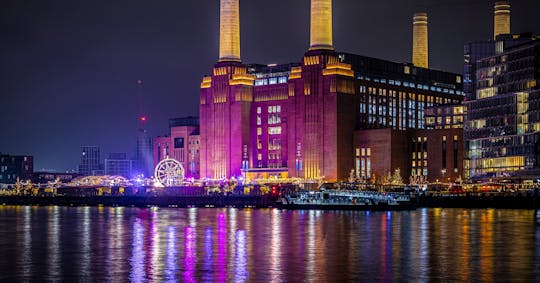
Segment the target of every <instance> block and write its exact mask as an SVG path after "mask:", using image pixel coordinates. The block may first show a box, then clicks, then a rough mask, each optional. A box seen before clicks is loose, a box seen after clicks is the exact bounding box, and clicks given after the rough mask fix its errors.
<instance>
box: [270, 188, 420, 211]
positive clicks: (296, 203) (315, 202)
mask: <svg viewBox="0 0 540 283" xmlns="http://www.w3.org/2000/svg"><path fill="white" fill-rule="evenodd" d="M279 207H280V208H282V209H291V210H295V209H308V210H309V209H316V210H375V211H376V210H379V211H388V210H411V209H415V208H416V207H415V205H414V203H413V202H412V201H411V199H410V197H409V196H408V195H403V194H395V193H379V192H368V191H348V190H323V191H301V192H298V193H296V194H294V195H287V196H284V197H282V198H281V203H280V204H279Z"/></svg>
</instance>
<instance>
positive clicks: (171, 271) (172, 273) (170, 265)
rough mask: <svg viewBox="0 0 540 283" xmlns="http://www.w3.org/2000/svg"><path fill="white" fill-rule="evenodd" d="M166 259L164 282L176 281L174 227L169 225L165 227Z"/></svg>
mask: <svg viewBox="0 0 540 283" xmlns="http://www.w3.org/2000/svg"><path fill="white" fill-rule="evenodd" d="M167 235H168V237H167V238H168V239H167V259H166V269H165V280H166V282H176V281H178V279H177V278H176V271H177V267H176V254H177V251H176V228H175V227H173V226H169V227H168V228H167Z"/></svg>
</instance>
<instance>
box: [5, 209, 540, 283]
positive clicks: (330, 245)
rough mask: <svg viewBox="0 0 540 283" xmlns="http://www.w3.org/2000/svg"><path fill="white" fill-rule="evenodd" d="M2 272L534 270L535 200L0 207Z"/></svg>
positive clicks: (289, 276)
mask: <svg viewBox="0 0 540 283" xmlns="http://www.w3.org/2000/svg"><path fill="white" fill-rule="evenodd" d="M0 220H1V221H0V254H1V255H2V256H1V257H0V270H2V272H1V273H0V280H1V281H11V282H13V281H44V280H45V281H56V280H63V281H84V282H90V281H92V282H103V281H115V282H120V281H122V282H125V281H135V282H142V281H183V282H244V281H249V282H269V281H274V282H285V281H286V282H301V281H314V282H343V281H356V282H358V281H364V282H368V281H416V282H418V281H440V280H442V281H520V282H522V281H536V280H540V273H539V270H540V233H539V232H540V230H539V229H540V226H537V225H536V224H535V222H534V211H532V210H494V209H470V210H465V209H440V208H439V209H437V208H435V209H418V210H415V211H400V212H397V211H396V212H360V211H359V212H332V211H285V210H278V209H234V208H229V209H201V208H199V209H197V208H191V209H165V208H160V209H155V208H149V209H139V208H123V207H116V208H108V207H107V208H103V207H77V208H74V207H56V206H54V207H53V206H51V207H30V206H0Z"/></svg>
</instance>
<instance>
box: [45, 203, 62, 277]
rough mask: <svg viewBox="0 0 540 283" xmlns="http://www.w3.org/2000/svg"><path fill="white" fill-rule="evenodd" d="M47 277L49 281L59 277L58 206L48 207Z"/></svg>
mask: <svg viewBox="0 0 540 283" xmlns="http://www.w3.org/2000/svg"><path fill="white" fill-rule="evenodd" d="M48 212H49V215H48V217H49V219H48V227H47V230H48V233H47V234H48V235H47V239H48V243H47V245H48V247H49V251H48V258H47V263H48V275H49V279H54V278H59V277H60V275H61V270H60V264H61V262H60V261H61V258H60V222H59V221H60V219H59V218H60V211H59V208H58V206H52V207H48Z"/></svg>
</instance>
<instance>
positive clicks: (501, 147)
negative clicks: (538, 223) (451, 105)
mask: <svg viewBox="0 0 540 283" xmlns="http://www.w3.org/2000/svg"><path fill="white" fill-rule="evenodd" d="M515 38H516V40H518V41H519V44H516V43H515V42H514V44H511V45H510V47H508V48H504V49H502V50H500V49H499V50H497V51H496V53H497V55H494V56H489V57H486V58H483V59H480V60H478V61H477V63H476V75H475V81H474V82H475V87H476V95H475V99H474V100H470V101H467V102H466V106H467V122H466V124H465V129H464V137H465V140H466V146H467V167H468V172H467V173H468V174H469V177H471V178H482V177H488V178H510V177H518V178H527V177H528V176H531V175H532V174H534V172H535V171H537V170H538V169H540V166H539V165H540V164H539V156H538V155H539V134H540V88H539V87H538V80H539V78H540V42H539V41H538V40H536V38H535V37H529V40H528V41H526V42H523V37H515ZM497 44H499V45H500V44H502V42H499V43H496V45H497Z"/></svg>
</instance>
